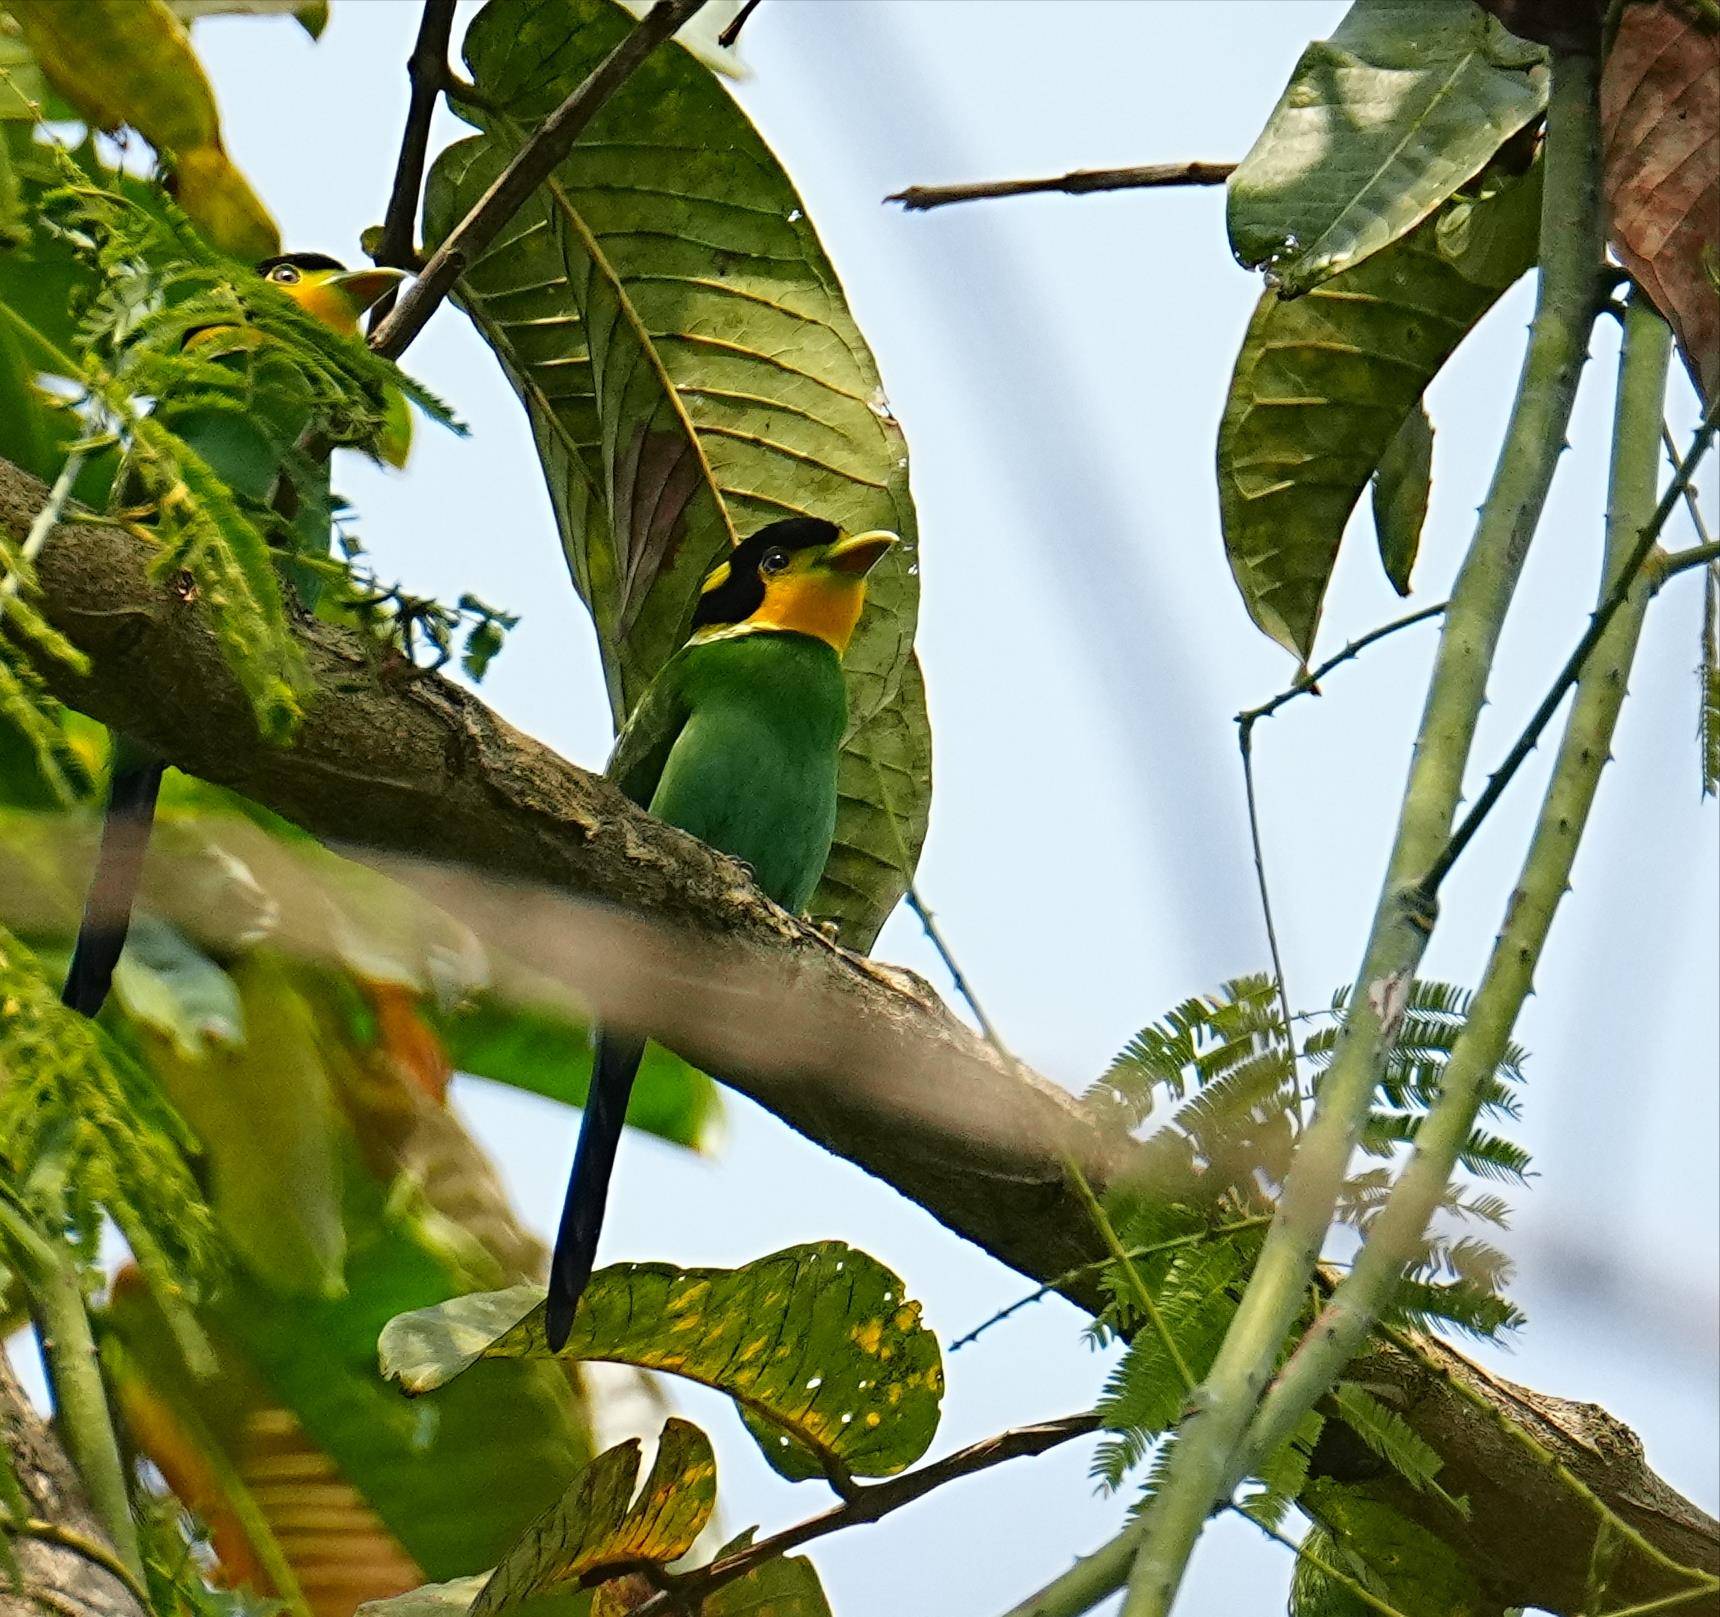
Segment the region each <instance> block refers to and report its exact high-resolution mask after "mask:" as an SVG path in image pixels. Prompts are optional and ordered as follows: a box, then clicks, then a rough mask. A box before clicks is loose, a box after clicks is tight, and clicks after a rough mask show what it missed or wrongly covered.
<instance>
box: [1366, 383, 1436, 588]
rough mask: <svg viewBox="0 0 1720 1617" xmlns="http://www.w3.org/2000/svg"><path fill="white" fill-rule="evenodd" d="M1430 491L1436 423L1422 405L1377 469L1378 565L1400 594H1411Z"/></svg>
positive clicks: (1400, 430) (1405, 422)
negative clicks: (1412, 574) (1410, 585)
mask: <svg viewBox="0 0 1720 1617" xmlns="http://www.w3.org/2000/svg"><path fill="white" fill-rule="evenodd" d="M1432 490H1433V422H1432V421H1430V420H1429V419H1428V414H1427V409H1426V407H1425V406H1424V405H1422V404H1420V403H1419V402H1418V403H1417V404H1416V406H1415V408H1414V409H1413V410H1411V411H1410V413H1409V414H1408V415H1406V416H1405V417H1404V418H1403V425H1402V426H1401V427H1399V428H1398V430H1397V436H1396V437H1394V438H1393V439H1392V441H1391V442H1390V443H1389V444H1388V445H1387V446H1386V452H1385V454H1384V455H1382V456H1381V457H1380V463H1379V465H1378V466H1376V467H1375V468H1374V537H1375V538H1376V539H1377V540H1378V541H1379V547H1380V565H1381V566H1382V567H1384V568H1385V570H1386V577H1387V578H1389V579H1390V580H1391V581H1392V588H1393V589H1394V590H1396V591H1397V592H1398V594H1399V595H1408V594H1409V577H1410V573H1411V572H1412V571H1413V570H1414V568H1415V558H1416V553H1417V552H1418V551H1419V550H1420V549H1421V528H1422V524H1423V523H1424V522H1426V521H1427V501H1428V496H1429V494H1430V493H1431V492H1432Z"/></svg>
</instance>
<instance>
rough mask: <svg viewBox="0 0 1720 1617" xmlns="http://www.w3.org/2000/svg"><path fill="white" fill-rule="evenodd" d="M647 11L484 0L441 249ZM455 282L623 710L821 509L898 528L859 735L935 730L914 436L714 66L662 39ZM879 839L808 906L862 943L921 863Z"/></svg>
mask: <svg viewBox="0 0 1720 1617" xmlns="http://www.w3.org/2000/svg"><path fill="white" fill-rule="evenodd" d="M629 26H630V22H629V19H628V17H627V16H626V14H625V13H624V12H623V11H622V10H621V9H620V8H619V7H617V6H616V5H615V4H613V0H547V3H546V0H490V4H489V5H487V6H486V7H485V9H484V10H483V11H482V12H481V13H480V14H479V16H478V18H477V19H476V20H475V21H474V23H473V25H472V28H471V30H470V31H469V33H468V34H467V36H466V45H465V50H466V60H467V62H468V64H469V66H470V68H471V71H472V76H473V79H474V80H475V82H476V84H477V86H478V88H479V90H480V91H481V92H482V94H483V97H484V104H483V105H482V106H479V105H477V104H470V105H466V104H462V106H461V108H460V110H461V111H462V114H463V115H464V116H467V117H469V118H470V119H471V120H472V121H473V122H474V123H476V124H478V125H479V127H480V128H482V129H483V130H484V133H483V134H482V135H480V136H477V137H475V138H473V139H470V140H467V141H463V142H461V143H459V144H458V145H456V146H454V147H452V148H450V149H449V150H448V151H446V152H444V153H443V154H442V156H441V158H440V159H438V161H437V163H436V166H435V168H434V170H433V172H432V174H431V177H430V181H429V185H428V187H427V190H426V197H425V224H424V229H425V237H426V239H427V240H428V241H430V242H435V241H438V240H440V239H441V238H442V237H443V236H445V235H446V234H447V232H448V231H449V230H450V229H451V228H452V226H453V225H454V223H455V222H456V221H457V220H458V219H459V218H460V217H461V216H462V215H463V214H464V213H465V212H466V210H467V209H468V208H469V207H470V206H471V204H472V203H473V202H474V201H475V200H476V198H477V197H478V196H479V195H480V194H481V193H482V191H483V189H484V188H485V187H486V186H487V185H488V184H489V183H490V181H491V180H492V179H493V178H494V177H495V175H496V174H497V173H498V172H499V170H500V169H501V167H502V165H503V164H504V163H505V162H506V161H507V159H508V157H509V156H510V155H511V154H512V152H513V151H514V149H515V148H516V147H517V145H518V143H519V141H520V139H521V138H522V136H523V134H524V133H525V131H526V130H528V129H529V128H530V126H531V125H532V124H533V123H534V122H535V121H536V120H537V119H539V118H541V117H542V116H543V115H544V114H546V113H547V112H548V111H550V110H551V109H552V108H553V107H554V106H555V105H556V104H557V103H558V102H559V101H560V100H561V99H562V98H563V97H564V96H565V95H566V94H567V93H568V91H569V90H570V89H571V88H572V87H573V86H574V85H575V84H577V83H578V82H579V81H580V79H581V78H582V77H583V76H584V75H585V74H586V73H587V72H588V71H589V70H590V68H591V67H592V66H594V65H595V64H596V62H597V61H598V60H599V59H600V58H601V57H602V56H603V55H604V54H605V53H606V52H607V51H608V50H609V49H610V48H611V47H612V46H613V45H614V44H615V43H616V41H617V40H619V39H620V38H621V36H622V34H623V33H624V32H625V31H626V29H627V28H628V27H629ZM457 295H458V297H459V298H460V300H461V302H462V304H463V306H464V307H465V308H466V310H467V312H468V313H469V314H470V315H471V316H472V318H473V320H474V321H475V322H476V323H477V325H478V327H479V329H480V330H481V331H482V333H483V334H484V336H485V338H486V340H487V341H488V342H489V343H490V345H491V347H492V348H493V349H494V350H495V352H496V354H497V357H498V358H499V360H500V361H501V363H502V365H503V367H504V369H505V370H506V371H507V374H508V376H509V378H510V380H511V381H512V383H513V385H514V388H515V390H516V392H518V394H519V395H520V398H521V400H522V401H523V403H524V404H525V406H526V409H527V412H528V415H529V416H530V419H531V423H532V430H533V433H534V436H535V438H536V442H537V446H538V450H539V454H540V456H541V458H542V461H543V465H544V472H545V477H546V480H547V482H548V485H549V491H550V495H551V498H552V501H553V502H554V505H555V509H556V514H557V518H558V521H559V523H560V526H561V530H562V539H563V545H564V548H565V549H566V552H567V556H568V562H569V566H570V569H571V572H572V574H573V579H574V582H575V584H576V586H577V587H578V589H579V591H580V594H581V595H582V596H583V597H584V599H585V601H586V603H587V605H588V606H589V607H590V609H591V612H592V616H593V618H594V620H595V622H596V625H597V630H598V637H599V642H600V645H601V649H602V652H603V658H604V664H605V669H606V672H607V675H608V679H609V688H610V695H611V701H612V704H613V706H614V709H615V714H616V717H617V719H618V720H619V719H620V718H622V717H624V716H625V715H626V713H628V712H629V711H631V709H632V707H633V704H634V703H635V702H636V701H637V700H638V697H639V695H640V693H641V692H642V690H643V689H644V687H645V685H646V684H647V683H648V682H649V681H650V679H651V677H652V676H653V675H654V674H655V673H656V671H657V669H658V668H659V667H661V665H662V663H663V662H664V660H665V659H666V658H667V657H668V656H669V655H670V653H671V652H673V651H674V650H675V649H676V647H677V646H679V644H680V643H681V641H682V640H683V639H684V637H685V634H686V631H687V626H688V624H689V622H690V620H691V615H692V608H693V603H694V601H695V599H696V597H697V593H698V588H699V584H700V582H701V581H702V579H703V577H704V575H705V573H706V572H707V571H708V570H709V568H710V567H711V565H712V564H713V563H714V562H715V560H716V559H717V558H718V557H719V556H721V555H722V553H723V552H724V550H725V549H726V547H727V546H728V545H730V544H731V543H733V542H734V540H735V539H736V537H737V536H744V535H745V534H747V533H750V532H752V531H753V530H755V529H756V528H758V527H760V526H762V525H763V524H764V523H766V522H769V521H773V520H775V519H777V518H779V517H782V516H786V515H792V514H797V513H810V514H814V515H818V516H822V517H826V518H828V519H829V520H831V521H833V522H836V523H838V524H840V525H841V526H842V527H844V528H845V529H848V530H849V531H860V530H862V529H866V528H891V529H894V530H895V531H896V532H898V533H899V534H901V535H902V539H903V543H902V545H900V546H899V547H897V549H896V550H895V551H893V552H892V553H891V555H890V556H888V557H886V559H885V560H884V561H883V562H882V563H881V564H880V565H879V567H878V569H877V571H876V572H875V573H874V574H873V579H872V584H871V589H870V594H869V604H868V608H867V611H866V614H865V616H864V618H863V619H862V621H861V624H860V626H859V629H858V630H857V632H856V634H855V636H854V640H853V643H852V644H851V646H850V647H849V650H848V654H847V657H846V659H845V669H846V672H847V676H848V686H849V702H850V707H851V710H852V718H853V723H854V727H855V730H856V732H857V733H858V732H860V731H862V730H863V729H864V728H865V727H866V726H867V725H868V724H869V723H870V721H871V720H872V718H873V717H874V715H876V714H877V713H879V711H880V710H883V709H886V707H893V708H894V710H895V711H896V713H897V715H898V722H899V723H900V724H901V725H902V726H905V727H906V728H907V729H908V730H910V731H914V732H918V733H920V734H923V733H924V730H925V726H926V718H925V711H924V702H923V698H922V697H920V696H919V695H918V694H917V692H916V689H915V687H913V686H912V685H909V686H908V687H907V689H906V690H904V688H903V686H904V681H903V672H904V669H905V668H906V666H907V662H908V658H909V655H910V651H911V648H912V643H913V634H914V621H915V615H916V611H917V604H918V593H919V586H918V577H917V557H916V542H915V524H914V513H913V505H912V502H911V500H910V498H909V494H908V480H907V454H906V448H905V445H904V442H903V438H902V434H901V430H900V428H899V427H898V426H897V424H896V421H895V419H894V417H893V416H892V415H891V414H890V411H889V407H888V405H887V404H886V402H885V400H884V395H883V392H882V389H881V386H880V383H879V379H878V372H877V368H876V366H875V364H874V363H873V361H872V357H871V355H870V353H869V352H868V351H867V348H866V345H865V343H864V341H863V339H862V338H861V335H860V333H859V330H858V328H857V327H856V326H855V324H854V322H853V319H852V317H851V316H850V314H849V313H848V310H847V307H846V305H845V304H844V302H843V299H842V292H841V288H840V285H839V284H838V282H837V279H836V276H835V273H834V271H833V270H832V268H831V266H830V264H829V261H828V260H827V259H826V257H825V255H824V251H823V248H822V247H821V246H820V244H819V241H818V238H817V235H816V233H815V232H814V231H813V229H812V226H811V224H810V223H809V222H808V221H807V219H806V217H805V214H804V211H803V209H802V207H801V203H800V198H799V196H798V195H797V193H796V192H795V190H794V187H793V186H792V184H791V183H790V182H789V180H788V177H787V176H786V175H785V174H784V173H783V171H782V169H781V167H780V165H779V164H778V163H777V161H776V159H775V157H774V156H773V155H772V153H771V152H770V149H769V148H768V147H767V146H766V145H765V143H764V142H763V140H761V139H760V137H759V135H758V133H757V131H756V130H755V129H754V128H753V127H752V125H751V123H750V122H749V121H748V120H747V118H746V116H745V114H744V113H742V112H741V110H740V109H739V108H738V107H737V106H736V105H735V104H734V102H733V101H732V100H731V99H730V98H729V96H728V94H727V93H726V91H724V89H723V88H722V87H721V85H720V84H718V83H717V82H716V80H715V79H714V78H713V77H712V76H711V74H710V73H709V72H708V71H707V70H706V69H705V68H703V67H702V66H700V65H699V64H698V63H697V62H696V61H694V60H693V59H692V57H690V56H689V55H688V54H687V53H686V52H684V51H682V50H680V49H678V48H671V49H664V50H661V51H658V52H657V53H655V54H654V55H653V56H651V57H650V58H649V59H648V60H647V61H646V63H645V64H644V66H643V67H642V68H641V69H640V70H639V71H637V72H636V73H635V74H634V75H633V76H632V77H631V78H630V79H629V80H628V82H627V84H626V85H625V86H624V87H623V89H622V90H621V91H620V92H619V93H618V94H616V95H615V96H614V97H613V98H612V99H611V100H610V101H609V103H608V104H607V105H606V106H605V107H604V109H603V110H602V111H601V112H600V113H599V114H598V115H597V117H596V118H595V119H594V120H593V122H592V125H591V127H590V130H589V132H588V134H587V136H586V137H585V139H584V140H582V141H581V142H580V143H579V144H578V145H576V146H575V148H574V150H573V152H572V153H571V155H570V156H569V157H568V159H567V160H566V162H564V163H563V164H562V166H561V168H560V169H559V170H558V171H557V173H556V175H555V177H554V178H553V179H552V181H551V182H550V183H549V184H548V185H547V186H546V187H545V188H544V189H543V190H542V191H541V192H540V193H539V194H538V195H537V196H535V197H534V198H533V199H532V201H531V202H530V203H528V205H527V206H526V207H525V208H524V209H522V210H521V212H520V213H519V214H518V215H517V216H516V217H515V218H514V219H513V220H512V221H511V223H510V224H509V226H508V227H507V228H506V229H505V230H504V231H503V232H502V235H501V236H500V237H499V238H498V239H497V241H496V242H495V243H494V245H493V246H492V247H491V248H490V250H489V251H488V252H487V253H486V254H485V255H484V256H482V257H481V258H479V259H478V260H477V262H475V263H474V264H473V265H471V267H470V268H469V269H468V270H467V272H466V274H465V276H464V277H463V279H462V281H461V284H460V287H459V289H458V293H457ZM920 750H924V744H923V743H921V744H920ZM902 788H903V790H902V793H901V795H900V796H898V797H897V798H896V799H894V800H893V810H894V817H895V818H896V820H897V822H898V824H897V831H898V835H897V836H895V837H892V838H890V839H889V843H890V846H891V847H892V848H895V847H896V846H898V845H899V847H900V848H901V849H904V850H906V853H907V855H908V856H909V858H910V859H913V858H916V857H917V856H918V851H919V841H920V835H919V828H920V826H921V825H922V824H923V821H924V817H925V804H926V802H927V800H928V798H929V793H930V781H929V778H926V777H923V776H922V777H919V778H916V779H913V780H910V781H904V782H903V783H902ZM866 800H867V801H868V802H869V803H870V804H871V806H872V807H874V808H877V807H879V805H878V804H877V803H876V801H875V800H874V799H872V798H871V797H870V794H868V796H867V799H866ZM869 851H874V850H866V849H861V850H860V852H861V855H862V858H861V860H860V863H861V865H862V866H863V868H864V880H865V883H866V886H865V891H864V895H863V901H859V902H857V901H856V900H855V899H854V897H853V896H852V895H849V896H845V897H841V898H833V899H832V900H831V901H830V902H829V904H828V905H827V906H826V905H825V903H824V900H822V899H821V900H820V901H819V902H818V903H816V904H815V906H814V908H815V911H817V910H819V909H820V907H821V906H823V907H827V908H828V909H829V911H830V913H831V914H832V915H834V916H835V917H836V918H838V919H839V920H840V921H841V922H842V923H843V925H844V928H845V931H844V937H845V941H847V942H849V943H851V944H854V945H856V946H859V947H865V946H867V945H869V944H870V942H871V941H872V938H873V937H874V936H875V935H876V930H877V926H878V925H880V924H881V922H882V917H883V916H884V915H885V914H887V913H888V912H889V910H890V909H891V908H892V907H893V906H894V904H895V902H896V901H897V899H898V898H899V897H900V896H901V893H902V892H903V890H904V889H905V888H906V885H907V881H908V877H909V869H911V866H910V867H909V869H904V868H902V867H901V865H900V854H899V853H896V852H891V853H890V854H889V862H888V863H885V864H879V863H877V862H876V861H875V859H867V858H866V857H865V855H866V854H867V853H868V852H869Z"/></svg>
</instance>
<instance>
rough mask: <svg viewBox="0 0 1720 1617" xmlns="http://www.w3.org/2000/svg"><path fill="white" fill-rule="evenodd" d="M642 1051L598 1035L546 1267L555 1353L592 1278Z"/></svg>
mask: <svg viewBox="0 0 1720 1617" xmlns="http://www.w3.org/2000/svg"><path fill="white" fill-rule="evenodd" d="M644 1053H645V1041H644V1040H643V1039H618V1038H613V1037H605V1036H603V1035H601V1034H600V1035H599V1036H598V1040H597V1059H596V1060H595V1061H594V1062H593V1063H592V1068H591V1093H590V1094H589V1095H588V1096H587V1097H586V1100H585V1117H584V1119H583V1121H582V1122H581V1123H580V1125H579V1146H578V1148H577V1149H576V1150H575V1151H574V1154H573V1173H572V1175H571V1176H570V1177H569V1179H568V1181H567V1200H566V1201H565V1202H564V1203H563V1204H562V1209H561V1229H560V1230H559V1231H558V1232H557V1234H556V1238H555V1257H554V1258H553V1259H552V1260H551V1262H550V1269H549V1302H548V1306H547V1309H546V1312H545V1316H544V1332H545V1334H546V1335H547V1336H548V1337H549V1345H550V1347H551V1349H552V1350H555V1351H559V1350H560V1349H561V1347H562V1346H563V1345H564V1344H565V1343H566V1341H567V1334H568V1332H569V1331H570V1330H571V1329H572V1328H573V1311H574V1309H575V1308H576V1307H577V1306H578V1305H579V1299H580V1296H581V1294H582V1293H583V1292H584V1290H585V1283H586V1282H587V1281H588V1280H590V1279H591V1269H592V1264H593V1263H594V1262H595V1261H596V1258H597V1237H598V1234H599V1232H601V1230H602V1229H603V1208H604V1204H605V1203H606V1202H607V1201H608V1200H609V1175H610V1172H611V1170H612V1169H613V1168H614V1167H615V1150H616V1147H617V1146H618V1145H620V1143H621V1127H622V1124H623V1123H624V1122H625V1121H626V1118H627V1097H628V1096H629V1095H630V1094H631V1093H632V1092H633V1078H634V1075H635V1074H636V1073H637V1072H638V1071H639V1058H640V1057H641V1056H642V1055H643V1054H644Z"/></svg>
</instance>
